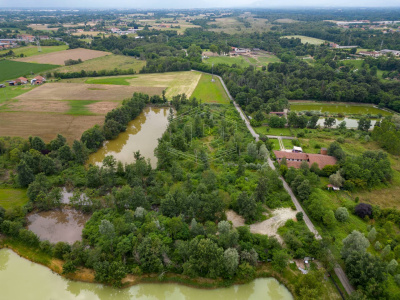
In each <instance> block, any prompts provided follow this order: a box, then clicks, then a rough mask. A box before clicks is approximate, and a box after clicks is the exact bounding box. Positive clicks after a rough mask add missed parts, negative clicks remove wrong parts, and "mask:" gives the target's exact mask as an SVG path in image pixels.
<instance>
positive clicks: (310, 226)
mask: <svg viewBox="0 0 400 300" xmlns="http://www.w3.org/2000/svg"><path fill="white" fill-rule="evenodd" d="M217 77H218V78H219V79H220V81H221V83H222V86H223V87H224V89H225V91H226V93H227V95H228V97H229V98H230V99H231V101H232V102H233V105H234V106H235V108H236V109H237V111H238V112H239V114H240V117H241V118H242V119H243V121H244V122H245V124H246V126H247V128H248V129H249V131H250V133H251V135H252V136H253V137H254V138H255V140H256V141H258V140H259V135H258V134H257V133H256V132H255V131H254V129H253V127H251V125H250V122H249V120H248V119H247V117H246V115H245V114H244V112H243V111H242V109H241V108H240V107H239V105H238V104H237V103H236V102H235V99H233V97H232V96H231V94H230V93H229V91H228V89H227V87H226V86H225V83H224V81H223V80H222V78H221V77H220V76H217ZM277 138H278V137H277ZM280 138H281V137H280ZM268 165H269V166H270V167H271V169H273V170H275V169H276V168H275V165H274V163H273V161H272V159H271V158H269V157H268ZM279 179H280V180H282V183H283V187H284V188H285V190H286V191H287V192H288V193H289V195H290V198H292V201H293V203H294V205H295V207H296V209H297V210H298V211H301V212H302V213H303V219H304V222H305V223H306V225H307V227H308V229H309V230H310V231H311V232H312V233H314V235H315V238H316V239H317V240H321V239H322V237H321V236H320V235H319V233H318V230H317V229H316V228H315V227H314V224H313V223H312V222H311V220H310V218H309V217H308V215H307V214H306V212H305V211H304V209H303V208H302V207H301V205H300V202H299V201H298V200H297V198H296V196H295V195H294V193H293V191H292V189H291V188H290V186H289V185H288V184H287V182H286V181H285V179H284V178H283V177H282V176H280V177H279ZM334 270H335V273H336V275H337V277H338V278H339V280H340V282H341V283H342V285H343V287H344V288H345V290H346V292H347V293H348V294H349V295H350V294H351V293H352V292H353V291H354V288H353V287H352V286H351V284H350V281H349V279H348V278H347V276H346V273H345V272H344V271H343V269H342V268H341V267H340V265H339V264H336V267H335V268H334Z"/></svg>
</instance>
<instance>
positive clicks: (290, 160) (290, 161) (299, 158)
mask: <svg viewBox="0 0 400 300" xmlns="http://www.w3.org/2000/svg"><path fill="white" fill-rule="evenodd" d="M321 152H322V153H324V154H311V153H295V152H286V151H277V150H274V154H275V157H276V160H277V161H278V162H279V163H281V161H282V159H283V158H284V157H285V158H286V163H287V166H288V167H289V168H290V167H293V168H296V169H298V168H300V166H301V163H302V162H303V161H306V162H307V163H308V165H309V166H310V167H311V165H312V164H313V163H317V165H318V167H319V168H320V169H322V168H323V167H325V166H327V165H335V164H336V162H337V159H336V158H335V157H333V156H330V155H327V154H326V150H325V149H321Z"/></svg>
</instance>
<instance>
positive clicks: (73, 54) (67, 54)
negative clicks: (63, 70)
mask: <svg viewBox="0 0 400 300" xmlns="http://www.w3.org/2000/svg"><path fill="white" fill-rule="evenodd" d="M110 54H111V53H110V52H105V51H97V50H90V49H83V48H77V49H70V50H63V51H57V52H52V53H47V54H39V55H35V56H30V57H23V58H18V59H16V61H23V62H35V63H41V64H53V65H64V64H65V61H66V60H68V59H74V60H77V59H79V58H80V59H81V60H83V61H85V60H88V59H92V58H97V57H101V56H105V55H110Z"/></svg>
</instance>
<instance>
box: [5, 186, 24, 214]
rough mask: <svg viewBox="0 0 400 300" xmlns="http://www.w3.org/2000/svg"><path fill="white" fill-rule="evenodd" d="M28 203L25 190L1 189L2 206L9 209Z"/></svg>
mask: <svg viewBox="0 0 400 300" xmlns="http://www.w3.org/2000/svg"><path fill="white" fill-rule="evenodd" d="M26 203H28V197H27V195H26V190H25V189H8V188H0V206H1V207H3V208H5V209H9V208H15V207H20V206H24V205H25V204H26Z"/></svg>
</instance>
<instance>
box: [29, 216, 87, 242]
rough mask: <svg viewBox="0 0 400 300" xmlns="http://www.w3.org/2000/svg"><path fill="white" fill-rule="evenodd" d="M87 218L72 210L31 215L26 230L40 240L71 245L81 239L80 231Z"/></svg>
mask: <svg viewBox="0 0 400 300" xmlns="http://www.w3.org/2000/svg"><path fill="white" fill-rule="evenodd" d="M89 218H90V215H86V214H83V213H81V212H79V211H77V210H74V209H61V210H53V211H45V212H40V213H33V214H30V215H28V222H29V225H28V229H29V230H31V231H33V232H34V233H35V234H37V235H38V236H39V238H40V240H49V241H50V242H51V243H57V242H67V243H70V244H73V243H74V242H76V241H80V240H81V239H82V229H83V227H84V226H85V223H86V222H87V220H89Z"/></svg>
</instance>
